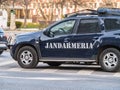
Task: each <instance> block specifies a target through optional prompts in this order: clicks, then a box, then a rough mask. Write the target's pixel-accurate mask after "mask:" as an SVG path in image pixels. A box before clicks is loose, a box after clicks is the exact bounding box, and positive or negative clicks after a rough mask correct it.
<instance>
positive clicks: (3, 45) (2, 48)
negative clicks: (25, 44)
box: [0, 43, 8, 50]
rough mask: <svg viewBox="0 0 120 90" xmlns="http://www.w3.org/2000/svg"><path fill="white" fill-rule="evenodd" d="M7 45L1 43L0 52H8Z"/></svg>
mask: <svg viewBox="0 0 120 90" xmlns="http://www.w3.org/2000/svg"><path fill="white" fill-rule="evenodd" d="M7 48H8V47H7V44H6V43H0V50H7Z"/></svg>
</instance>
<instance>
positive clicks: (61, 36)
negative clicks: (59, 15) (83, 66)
mask: <svg viewBox="0 0 120 90" xmlns="http://www.w3.org/2000/svg"><path fill="white" fill-rule="evenodd" d="M75 23H76V20H74V19H72V20H65V21H62V22H60V23H58V24H56V25H54V26H52V27H50V28H49V30H48V31H47V34H43V35H42V36H41V38H40V40H41V42H40V51H41V55H42V57H54V58H58V57H61V58H64V57H70V56H72V49H71V48H70V42H71V39H72V37H73V34H72V32H73V30H74V29H75V25H76V24H75ZM45 32H46V31H45Z"/></svg>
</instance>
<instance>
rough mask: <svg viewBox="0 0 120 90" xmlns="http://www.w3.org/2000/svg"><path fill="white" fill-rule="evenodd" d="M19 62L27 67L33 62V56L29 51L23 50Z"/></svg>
mask: <svg viewBox="0 0 120 90" xmlns="http://www.w3.org/2000/svg"><path fill="white" fill-rule="evenodd" d="M20 60H21V62H22V63H23V64H24V65H29V64H31V62H32V61H33V55H32V53H31V52H30V51H28V50H25V51H23V52H22V53H21V55H20Z"/></svg>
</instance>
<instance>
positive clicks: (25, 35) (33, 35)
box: [17, 31, 43, 38]
mask: <svg viewBox="0 0 120 90" xmlns="http://www.w3.org/2000/svg"><path fill="white" fill-rule="evenodd" d="M42 32H43V31H37V32H27V33H24V34H23V33H22V34H18V35H17V37H18V38H19V37H32V38H35V37H38V36H40V35H41V33H42Z"/></svg>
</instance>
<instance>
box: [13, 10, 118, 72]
mask: <svg viewBox="0 0 120 90" xmlns="http://www.w3.org/2000/svg"><path fill="white" fill-rule="evenodd" d="M11 56H12V57H13V58H14V59H15V60H16V61H18V63H19V65H20V66H21V67H22V68H34V67H36V65H37V64H38V62H44V63H47V64H48V65H50V66H59V65H61V64H63V63H66V62H70V63H72V62H85V63H93V62H96V64H99V65H100V66H101V68H102V69H103V70H105V71H118V69H119V68H120V10H118V9H106V8H100V9H98V10H96V11H95V10H93V11H92V10H90V11H89V12H84V13H75V14H73V15H67V17H66V18H65V19H64V20H61V21H59V22H56V23H55V24H53V25H51V26H49V27H47V28H46V29H44V30H42V31H38V32H34V33H27V34H22V35H18V36H16V39H15V42H14V45H13V46H12V48H11Z"/></svg>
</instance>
